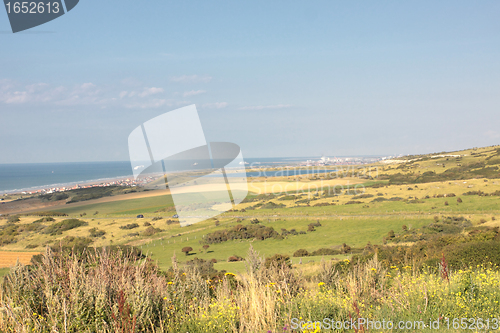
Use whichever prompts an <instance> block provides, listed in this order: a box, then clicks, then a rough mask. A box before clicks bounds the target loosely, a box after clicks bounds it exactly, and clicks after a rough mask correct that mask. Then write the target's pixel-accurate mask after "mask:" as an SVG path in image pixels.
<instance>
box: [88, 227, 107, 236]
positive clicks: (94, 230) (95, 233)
mask: <svg viewBox="0 0 500 333" xmlns="http://www.w3.org/2000/svg"><path fill="white" fill-rule="evenodd" d="M89 233H90V237H92V238H97V237H101V236H104V235H105V234H106V231H104V230H99V229H97V228H92V229H90V230H89Z"/></svg>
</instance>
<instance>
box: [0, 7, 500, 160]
mask: <svg viewBox="0 0 500 333" xmlns="http://www.w3.org/2000/svg"><path fill="white" fill-rule="evenodd" d="M499 14H500V2H498V1H481V2H471V1H441V2H439V3H436V2H435V1H364V2H340V1H128V0H124V1H120V2H116V1H113V2H112V1H96V0H81V1H80V3H79V4H78V6H76V7H75V8H74V9H73V10H72V11H71V12H69V13H68V14H66V15H64V16H62V17H60V18H58V19H56V20H54V21H51V22H49V23H46V24H44V25H42V26H39V27H35V28H33V29H31V30H28V31H26V32H21V33H17V34H12V33H11V32H10V25H9V22H8V19H7V14H6V12H5V11H4V10H0V45H1V46H0V64H1V65H0V125H1V127H2V130H1V131H0V143H1V145H0V163H25V162H68V161H108V160H127V159H128V148H127V137H128V135H129V133H130V132H131V131H132V130H133V129H134V128H135V127H137V126H138V125H140V124H141V123H143V122H144V121H146V120H148V119H151V118H153V117H155V116H157V115H160V114H162V113H164V112H167V111H170V110H173V109H176V108H179V107H182V106H185V105H189V104H196V105H197V107H198V111H199V114H200V118H201V120H202V124H203V126H204V130H205V135H206V137H207V140H208V141H229V142H234V143H237V144H239V145H240V146H241V148H242V150H243V154H244V156H247V157H274V156H276V157H288V156H314V155H318V156H320V155H322V154H324V155H326V156H342V155H344V156H345V155H393V154H410V153H426V152H438V151H445V150H453V149H463V148H469V147H475V146H487V145H493V144H498V143H499V141H500V117H499V116H498V114H499V112H498V111H499V106H500V93H499V92H500V89H499V88H500V76H499V74H500V61H499V59H500V33H499V32H500V20H498V16H499Z"/></svg>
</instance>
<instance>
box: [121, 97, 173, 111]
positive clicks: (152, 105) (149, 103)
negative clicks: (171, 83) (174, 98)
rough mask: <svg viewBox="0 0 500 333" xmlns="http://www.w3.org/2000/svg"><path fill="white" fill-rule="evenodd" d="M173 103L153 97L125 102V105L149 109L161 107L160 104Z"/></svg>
mask: <svg viewBox="0 0 500 333" xmlns="http://www.w3.org/2000/svg"><path fill="white" fill-rule="evenodd" d="M171 105H172V103H171V102H169V101H168V100H166V99H158V98H155V99H152V100H150V101H146V102H137V103H129V104H125V107H127V108H129V109H149V108H159V107H160V106H171Z"/></svg>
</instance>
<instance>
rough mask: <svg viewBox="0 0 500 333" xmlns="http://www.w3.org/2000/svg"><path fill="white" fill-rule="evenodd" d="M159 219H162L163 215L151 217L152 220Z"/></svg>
mask: <svg viewBox="0 0 500 333" xmlns="http://www.w3.org/2000/svg"><path fill="white" fill-rule="evenodd" d="M161 219H163V217H161V216H155V217H153V221H158V220H161Z"/></svg>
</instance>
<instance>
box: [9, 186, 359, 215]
mask: <svg viewBox="0 0 500 333" xmlns="http://www.w3.org/2000/svg"><path fill="white" fill-rule="evenodd" d="M363 182H364V180H362V179H359V178H342V179H330V180H298V181H285V180H283V181H280V180H277V179H276V180H274V179H273V180H271V181H249V182H248V191H249V192H253V193H255V194H264V193H283V194H285V193H292V192H297V191H299V192H302V191H304V192H308V191H314V190H315V189H319V190H321V188H322V187H325V186H332V187H333V186H346V185H356V184H361V183H363ZM246 188H247V184H246V183H243V182H242V183H232V184H231V189H232V190H242V191H243V190H245V189H246ZM220 190H227V187H226V185H225V184H218V185H217V184H210V185H195V186H187V187H185V188H182V187H181V188H176V190H175V192H176V193H196V192H198V193H200V192H210V191H220ZM164 195H170V190H155V191H147V192H138V193H128V194H122V195H116V196H112V197H104V198H100V199H96V200H88V201H81V202H76V203H72V204H66V202H65V201H63V200H62V201H56V202H41V200H39V199H36V198H33V199H29V200H25V201H15V202H9V203H4V204H1V205H0V214H16V213H29V212H36V211H43V210H52V209H58V208H62V207H64V208H70V207H79V206H86V205H89V204H96V203H106V202H114V201H121V200H131V199H142V198H149V197H156V196H164Z"/></svg>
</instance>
